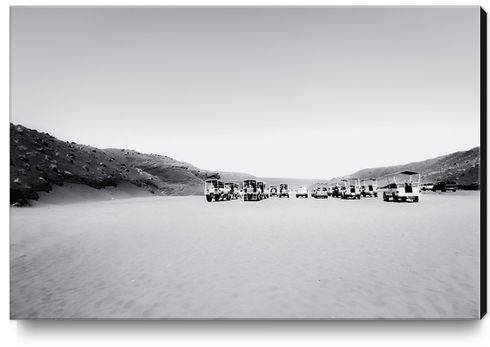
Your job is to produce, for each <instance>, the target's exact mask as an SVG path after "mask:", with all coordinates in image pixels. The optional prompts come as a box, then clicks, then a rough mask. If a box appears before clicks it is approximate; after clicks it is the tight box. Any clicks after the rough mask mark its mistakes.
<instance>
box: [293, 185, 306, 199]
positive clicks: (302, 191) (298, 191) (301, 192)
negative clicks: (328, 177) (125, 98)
mask: <svg viewBox="0 0 490 347" xmlns="http://www.w3.org/2000/svg"><path fill="white" fill-rule="evenodd" d="M300 196H303V197H305V198H307V197H308V188H306V187H305V186H300V187H299V188H298V189H296V197H297V198H299V197H300Z"/></svg>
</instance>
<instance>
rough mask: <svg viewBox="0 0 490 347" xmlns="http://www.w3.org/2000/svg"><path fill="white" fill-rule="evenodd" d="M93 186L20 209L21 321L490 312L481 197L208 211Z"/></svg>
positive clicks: (269, 204)
mask: <svg viewBox="0 0 490 347" xmlns="http://www.w3.org/2000/svg"><path fill="white" fill-rule="evenodd" d="M87 189H88V188H84V189H80V188H79V187H77V186H74V185H72V186H70V185H67V186H65V187H64V188H56V189H55V191H54V192H52V193H51V194H46V195H45V196H42V197H41V200H40V201H42V202H39V203H36V204H35V206H34V207H27V208H11V211H10V219H11V220H10V223H11V230H10V242H11V249H10V259H11V261H10V267H11V268H10V269H11V274H10V275H11V288H10V289H11V306H10V307H11V318H12V319H55V318H56V319H70V318H71V319H379V318H383V319H477V318H478V317H479V304H480V293H479V286H480V282H479V281H480V265H479V264H480V251H479V246H480V244H479V233H480V195H479V193H478V192H464V191H458V192H456V193H426V194H424V195H422V197H421V201H420V202H419V203H393V202H383V201H382V199H381V198H380V197H379V198H377V199H375V198H365V199H361V200H339V199H333V198H329V199H326V200H316V199H313V198H308V199H295V198H290V199H278V198H270V199H267V200H264V201H261V202H244V201H241V200H234V201H228V202H211V203H208V202H206V200H205V198H204V197H203V196H200V197H199V196H188V197H154V196H139V197H134V195H135V194H136V192H135V191H134V192H128V191H124V190H117V189H113V190H112V191H107V190H100V191H97V192H98V193H96V192H95V190H92V191H91V190H90V189H88V190H87ZM130 197H131V198H130Z"/></svg>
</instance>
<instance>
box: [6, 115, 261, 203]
mask: <svg viewBox="0 0 490 347" xmlns="http://www.w3.org/2000/svg"><path fill="white" fill-rule="evenodd" d="M208 174H210V171H208V170H201V169H199V168H197V167H195V166H193V165H191V164H189V163H186V162H182V161H178V160H175V159H173V158H170V157H167V156H163V155H157V154H144V153H139V152H137V151H134V150H128V149H113V148H109V149H99V148H95V147H91V146H88V145H81V144H77V143H74V142H68V141H66V142H64V141H61V140H58V139H57V138H55V137H54V136H52V135H50V134H49V133H42V132H38V131H37V130H33V129H28V128H26V127H24V126H22V125H14V124H10V203H11V204H18V205H25V204H27V200H28V199H33V200H37V199H38V198H39V194H38V193H39V192H50V191H51V190H52V187H53V185H58V186H63V184H64V183H77V184H82V185H86V186H89V187H92V188H96V189H100V188H104V187H109V186H113V187H116V186H118V185H119V184H121V183H123V182H129V183H131V184H133V185H135V186H137V187H141V188H142V189H146V190H148V191H150V192H151V193H153V194H158V195H202V194H203V188H204V180H205V179H206V175H208ZM219 174H220V176H221V179H223V180H230V181H231V180H235V179H236V180H240V179H242V178H243V177H254V176H252V175H249V174H244V173H233V172H220V173H219Z"/></svg>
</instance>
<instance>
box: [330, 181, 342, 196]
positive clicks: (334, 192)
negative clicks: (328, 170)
mask: <svg viewBox="0 0 490 347" xmlns="http://www.w3.org/2000/svg"><path fill="white" fill-rule="evenodd" d="M328 186H329V187H328V195H330V196H331V197H332V198H338V197H340V192H339V190H340V189H339V184H338V182H332V183H329V184H328Z"/></svg>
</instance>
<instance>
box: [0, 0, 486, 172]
mask: <svg viewBox="0 0 490 347" xmlns="http://www.w3.org/2000/svg"><path fill="white" fill-rule="evenodd" d="M479 11H480V9H479V7H476V6H473V7H432V8H431V7H310V8H307V7H293V8H291V7H270V8H265V7H262V8H253V7H234V8H224V7H210V8H203V7H190V8H189V7H188V8H181V7H173V8H172V7H151V8H148V7H146V8H141V7H120V8H117V7H108V8H104V7H93V8H91V7H63V8H60V7H12V8H11V12H10V20H11V23H10V25H11V27H10V28H11V30H10V58H11V60H10V92H11V97H10V122H12V123H14V124H21V125H24V126H26V127H28V128H33V129H37V130H38V131H42V132H49V133H50V134H51V135H53V136H55V137H57V138H59V139H61V140H64V141H74V142H77V143H81V144H86V145H91V146H95V147H99V148H126V149H134V150H137V151H139V152H142V153H156V154H161V155H167V156H170V157H172V158H174V159H177V160H181V161H185V162H189V163H191V164H193V165H195V166H197V167H199V168H202V169H208V170H217V171H234V172H246V173H250V174H253V175H256V176H260V177H291V178H318V179H330V178H333V177H339V176H343V175H348V174H350V173H353V172H355V171H358V170H360V169H363V168H370V167H378V166H388V165H396V164H405V163H409V162H413V161H420V160H424V159H429V158H434V157H437V156H440V155H445V154H449V153H452V152H456V151H463V150H468V149H471V148H473V147H476V146H479V145H480V108H479V100H480V51H479V49H480V47H479V40H480V34H479V16H480V12H479Z"/></svg>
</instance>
